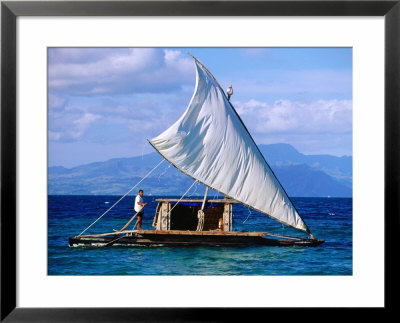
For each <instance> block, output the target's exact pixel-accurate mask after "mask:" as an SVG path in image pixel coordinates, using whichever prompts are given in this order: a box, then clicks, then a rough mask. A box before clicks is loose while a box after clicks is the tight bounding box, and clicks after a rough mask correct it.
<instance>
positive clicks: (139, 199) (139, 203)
mask: <svg viewBox="0 0 400 323" xmlns="http://www.w3.org/2000/svg"><path fill="white" fill-rule="evenodd" d="M146 205H147V203H144V202H143V190H139V194H138V195H136V198H135V212H137V217H138V219H137V222H136V224H137V229H138V230H142V220H143V214H144V211H143V208H144V207H145V206H146Z"/></svg>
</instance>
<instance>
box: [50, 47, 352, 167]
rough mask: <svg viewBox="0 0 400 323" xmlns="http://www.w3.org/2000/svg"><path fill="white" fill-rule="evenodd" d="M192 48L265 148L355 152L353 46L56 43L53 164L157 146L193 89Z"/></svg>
mask: <svg viewBox="0 0 400 323" xmlns="http://www.w3.org/2000/svg"><path fill="white" fill-rule="evenodd" d="M188 52H189V53H191V54H192V55H193V56H195V57H196V58H197V59H198V60H199V61H201V62H202V63H203V64H204V65H205V66H206V67H207V68H208V70H210V71H211V73H212V74H213V75H214V77H215V78H216V79H217V80H218V82H219V83H220V84H221V86H222V87H223V88H227V87H228V86H230V85H232V86H233V89H234V94H233V96H232V98H231V103H232V104H233V106H234V107H235V109H236V111H237V112H238V114H239V115H240V117H241V118H242V120H243V122H244V123H245V125H246V127H247V129H248V130H249V132H250V134H251V135H252V136H253V138H254V140H255V142H256V143H257V144H273V143H288V144H291V145H292V146H293V147H295V148H296V149H297V150H298V151H299V152H301V153H303V154H330V155H335V156H344V155H347V156H351V155H352V113H353V112H352V111H353V107H352V104H353V103H352V49H351V48H48V166H64V167H67V168H70V167H74V166H78V165H82V164H87V163H91V162H97V161H106V160H108V159H111V158H120V157H133V156H141V155H144V154H147V153H150V152H154V149H153V148H152V147H151V146H150V145H149V144H148V142H147V139H152V138H154V137H156V136H157V135H159V134H160V133H162V132H163V131H164V130H166V129H167V128H168V127H169V126H171V125H172V124H173V123H174V122H175V121H176V120H177V119H178V118H179V117H180V116H181V115H182V113H183V112H184V111H185V110H186V108H187V106H188V104H189V101H190V99H191V97H192V95H193V91H194V87H195V79H196V75H195V65H194V61H193V59H192V57H191V56H189V55H188V54H187V53H188Z"/></svg>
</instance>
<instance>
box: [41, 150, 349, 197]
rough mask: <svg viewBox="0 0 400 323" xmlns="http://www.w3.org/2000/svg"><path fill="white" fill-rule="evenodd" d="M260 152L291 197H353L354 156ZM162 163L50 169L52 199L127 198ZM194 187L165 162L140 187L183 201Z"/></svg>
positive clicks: (136, 160) (119, 161) (144, 160)
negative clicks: (178, 197) (182, 197)
mask: <svg viewBox="0 0 400 323" xmlns="http://www.w3.org/2000/svg"><path fill="white" fill-rule="evenodd" d="M259 149H260V151H261V153H262V154H263V155H264V157H265V159H266V160H267V161H268V163H269V165H270V166H271V168H272V170H273V172H274V173H275V175H276V176H277V178H278V180H279V181H280V182H281V184H282V185H283V187H284V188H285V190H286V192H287V193H288V195H289V196H291V197H328V196H329V197H351V196H352V175H353V171H352V164H353V159H352V157H351V156H343V157H336V156H331V155H305V154H302V153H300V152H298V151H297V150H296V149H295V148H294V147H293V146H291V145H289V144H272V145H259ZM161 160H162V157H161V156H160V155H159V154H158V153H156V152H154V153H150V154H147V155H144V156H139V157H131V158H114V159H110V160H107V161H104V162H95V163H90V164H86V165H81V166H77V167H73V168H65V167H62V166H52V167H49V168H48V194H49V195H123V194H125V193H126V192H127V191H128V190H129V189H130V188H131V187H133V185H135V184H136V183H137V182H139V181H140V180H141V179H142V178H143V176H145V175H146V174H147V173H148V172H149V171H150V170H151V169H152V168H153V167H154V166H155V165H157V164H158V163H159V162H160V161H161ZM192 183H193V179H191V178H189V177H188V176H186V175H184V174H182V173H181V172H180V171H178V170H177V169H176V168H175V167H173V166H172V165H170V164H168V162H166V161H165V162H164V163H163V164H161V166H160V167H159V168H158V169H157V170H155V171H154V172H153V173H152V174H151V175H150V176H149V177H148V178H146V179H145V180H144V181H143V182H142V183H141V184H140V185H139V186H140V188H141V189H143V190H144V191H145V194H147V195H162V196H181V195H182V194H183V193H184V192H185V191H186V190H187V189H188V187H189V186H190V185H191V184H192ZM137 189H139V187H138V188H137ZM136 191H137V190H134V192H133V193H136ZM203 192H204V186H203V185H195V186H194V188H193V189H192V190H191V191H190V192H189V195H192V196H195V195H201V194H203ZM211 194H215V192H211V193H210V196H212V195H211Z"/></svg>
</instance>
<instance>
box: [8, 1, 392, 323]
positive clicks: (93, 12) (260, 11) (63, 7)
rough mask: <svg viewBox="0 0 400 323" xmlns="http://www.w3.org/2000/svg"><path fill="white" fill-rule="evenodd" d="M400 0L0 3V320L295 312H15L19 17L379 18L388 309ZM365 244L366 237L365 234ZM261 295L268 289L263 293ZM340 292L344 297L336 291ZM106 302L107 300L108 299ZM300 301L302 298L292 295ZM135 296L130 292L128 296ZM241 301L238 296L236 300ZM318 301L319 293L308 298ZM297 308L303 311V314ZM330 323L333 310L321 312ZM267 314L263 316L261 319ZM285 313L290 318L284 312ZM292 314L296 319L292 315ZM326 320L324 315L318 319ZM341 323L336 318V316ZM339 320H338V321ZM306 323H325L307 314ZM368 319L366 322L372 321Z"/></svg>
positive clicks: (210, 317) (232, 317)
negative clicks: (382, 24) (382, 53)
mask: <svg viewBox="0 0 400 323" xmlns="http://www.w3.org/2000/svg"><path fill="white" fill-rule="evenodd" d="M399 2H400V0H395V1H387V0H380V1H324V0H317V1H271V0H270V1H268V0H261V1H73V2H72V1H71V2H69V1H66V2H59V1H42V2H39V1H26V2H25V1H3V2H2V3H1V321H5V322H32V321H34V322H86V321H87V322H89V321H90V322H91V321H93V322H94V321H96V322H128V321H129V322H130V321H134V322H170V321H171V322H172V321H173V322H191V321H196V322H200V321H212V322H221V321H227V322H233V321H238V320H243V319H244V318H242V316H243V315H245V316H247V317H250V318H251V317H252V318H254V319H255V318H256V317H257V316H259V315H265V314H264V313H263V312H264V311H266V310H271V311H278V313H277V314H278V317H277V318H276V319H279V318H283V317H282V316H281V315H284V318H285V319H286V318H287V316H288V314H289V313H290V314H291V313H293V311H301V310H302V309H290V311H288V310H289V309H255V308H252V309H244V308H234V309H232V308H212V309H211V308H207V309H205V308H157V309H154V308H129V309H128V308H79V309H78V308H18V307H16V299H17V291H16V287H17V286H16V272H17V266H16V241H17V236H16V234H17V232H16V206H17V205H16V202H17V200H16V198H17V195H16V192H17V186H16V185H17V181H16V163H17V156H16V134H17V129H16V113H17V111H16V81H17V80H16V54H17V52H16V35H17V31H16V19H17V17H19V16H384V19H385V156H384V158H385V178H384V181H385V306H384V308H383V309H380V308H375V311H372V312H371V311H370V312H369V313H370V314H369V315H374V314H373V313H376V315H377V316H376V317H377V318H378V317H379V318H380V319H381V320H382V314H383V313H382V311H384V312H385V314H387V312H388V311H391V310H395V307H396V305H397V304H396V297H395V294H394V293H393V292H395V291H394V290H395V288H396V286H398V285H399V284H398V282H399V279H398V274H397V273H395V272H394V271H395V270H396V264H395V262H396V259H397V258H398V254H399V253H398V249H397V248H398V247H397V242H396V240H395V238H396V237H398V235H399V227H400V225H399V223H400V221H399V206H400V202H399V201H400V194H399V181H400V174H399V165H400V158H399V157H400V149H399V148H400V147H399V126H400V123H399V121H400V118H399V117H400V114H399V110H400V76H399V75H400V46H399V44H400V3H399ZM371 239H373V237H372V235H371ZM265 292H268V291H265ZM343 292H344V293H345V291H343ZM109 296H110V297H111V296H113V295H109ZM298 296H299V297H301V293H300V294H299V295H298ZM132 297H133V298H134V297H135V294H133V295H132ZM238 297H243V295H238ZM315 297H318V295H315ZM303 310H304V309H303ZM326 311H329V312H330V314H328V315H329V318H330V319H334V318H335V317H334V316H335V315H336V314H335V313H336V312H335V311H332V309H326ZM268 315H270V314H268ZM291 315H292V314H291ZM296 315H297V314H296ZM324 315H325V314H324ZM337 315H338V317H341V318H342V316H341V314H337ZM339 315H340V316H339ZM307 317H308V318H307V320H312V321H314V320H321V319H324V320H325V319H326V317H317V316H315V315H313V314H311V315H307ZM372 318H373V317H372V316H369V319H372Z"/></svg>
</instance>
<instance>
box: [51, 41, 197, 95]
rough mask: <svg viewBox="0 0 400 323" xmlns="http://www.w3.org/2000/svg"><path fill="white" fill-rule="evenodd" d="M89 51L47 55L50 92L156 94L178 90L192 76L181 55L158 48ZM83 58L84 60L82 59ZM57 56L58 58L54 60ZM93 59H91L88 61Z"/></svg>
mask: <svg viewBox="0 0 400 323" xmlns="http://www.w3.org/2000/svg"><path fill="white" fill-rule="evenodd" d="M98 51H99V53H102V54H97V53H96V52H95V51H94V50H93V49H92V48H87V49H86V48H83V49H80V53H79V51H77V50H76V49H70V52H71V55H72V58H69V57H68V55H67V54H68V49H64V50H63V51H56V50H55V51H54V52H50V53H51V56H52V57H53V58H52V59H51V60H49V88H50V90H53V91H58V92H68V93H69V94H78V95H87V94H104V93H108V94H114V93H133V92H136V93H140V92H159V91H163V90H165V89H168V90H170V89H171V87H175V88H180V87H181V86H182V83H184V82H188V81H189V80H191V77H192V76H193V73H194V69H193V62H192V61H191V60H190V59H189V57H184V56H183V55H182V53H181V52H180V51H176V50H175V51H174V50H165V51H163V50H161V49H158V48H119V49H118V48H116V49H114V50H113V51H111V50H109V49H102V48H99V49H98ZM85 54H86V56H85ZM57 55H60V57H57ZM90 58H93V59H90Z"/></svg>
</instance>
